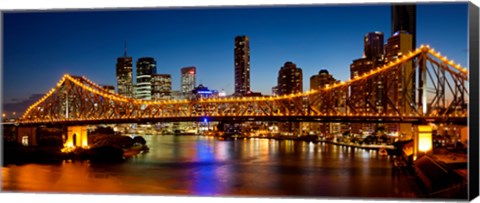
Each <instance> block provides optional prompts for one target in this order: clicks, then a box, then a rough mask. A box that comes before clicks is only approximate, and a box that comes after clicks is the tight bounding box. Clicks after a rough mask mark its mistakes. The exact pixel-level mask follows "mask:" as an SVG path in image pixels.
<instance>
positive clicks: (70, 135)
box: [64, 126, 88, 148]
mask: <svg viewBox="0 0 480 203" xmlns="http://www.w3.org/2000/svg"><path fill="white" fill-rule="evenodd" d="M64 146H65V147H72V148H74V147H87V146H88V138H87V126H68V127H67V139H66V141H65V144H64Z"/></svg>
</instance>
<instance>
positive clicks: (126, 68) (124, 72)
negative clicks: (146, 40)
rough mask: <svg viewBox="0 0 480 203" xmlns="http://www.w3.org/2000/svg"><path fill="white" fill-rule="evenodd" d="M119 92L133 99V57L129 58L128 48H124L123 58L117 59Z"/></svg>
mask: <svg viewBox="0 0 480 203" xmlns="http://www.w3.org/2000/svg"><path fill="white" fill-rule="evenodd" d="M116 72H117V90H118V94H120V95H123V96H126V97H133V96H134V95H133V72H132V57H128V56H127V48H126V46H125V48H124V54H123V57H119V58H117V68H116Z"/></svg>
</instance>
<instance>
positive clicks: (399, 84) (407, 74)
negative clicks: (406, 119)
mask: <svg viewBox="0 0 480 203" xmlns="http://www.w3.org/2000/svg"><path fill="white" fill-rule="evenodd" d="M412 40H413V36H412V35H411V34H410V33H408V32H406V31H399V32H397V33H395V35H393V36H391V37H390V38H388V42H387V45H386V46H385V55H386V58H385V59H386V62H387V63H388V62H389V61H394V60H396V59H397V58H400V57H401V56H403V55H406V54H408V53H409V52H410V51H411V50H412ZM387 77H388V80H389V81H390V82H391V83H392V84H391V85H390V87H389V88H388V92H386V93H387V95H388V97H389V98H392V100H393V101H392V102H393V103H394V104H395V106H396V107H397V108H398V110H399V112H400V113H402V114H407V115H409V114H410V113H411V112H412V110H413V109H412V107H411V106H410V102H409V101H415V69H414V67H413V61H408V62H405V63H404V64H403V65H402V66H401V67H399V69H398V71H396V72H392V73H390V75H388V76H387ZM408 97H410V98H408ZM385 111H386V112H388V113H395V111H396V110H395V109H392V108H389V106H387V105H385ZM386 126H387V129H388V130H389V131H394V132H399V133H405V134H410V133H411V125H406V124H400V125H398V124H388V125H386Z"/></svg>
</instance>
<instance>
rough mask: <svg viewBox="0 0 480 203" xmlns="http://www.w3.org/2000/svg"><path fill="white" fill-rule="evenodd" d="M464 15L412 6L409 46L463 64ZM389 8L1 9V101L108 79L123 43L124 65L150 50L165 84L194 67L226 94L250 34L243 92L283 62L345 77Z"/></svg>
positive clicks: (269, 82)
mask: <svg viewBox="0 0 480 203" xmlns="http://www.w3.org/2000/svg"><path fill="white" fill-rule="evenodd" d="M467 14H468V13H467V3H448V4H446V3H442V4H439V3H430V4H419V5H418V6H417V47H418V46H420V44H429V45H430V46H432V47H434V48H435V49H436V50H439V51H440V52H441V53H442V54H443V55H447V56H448V58H450V59H453V60H455V62H458V63H460V64H461V65H462V66H464V67H467V54H468V50H467V48H468V45H467V42H468V41H467V23H468V21H467V17H468V16H467ZM390 15H391V14H390V4H367V5H365V4H364V5H350V6H345V5H343V6H332V5H330V6H326V5H324V6H322V5H317V6H306V5H304V6H295V7H293V6H289V7H281V6H278V7H254V8H253V7H236V8H232V7H216V8H208V7H206V8H185V9H178V8H177V9H155V8H152V9H136V10H93V11H92V10H90V11H42V12H6V13H4V16H3V42H4V47H3V54H4V55H3V62H4V64H3V80H2V81H3V92H2V93H3V102H4V103H5V102H7V103H8V102H11V101H12V99H18V100H23V99H26V98H28V97H29V96H30V95H32V94H35V93H45V92H47V91H48V90H50V89H51V88H52V87H54V86H55V85H56V83H57V82H58V80H59V79H60V78H61V77H62V75H63V74H65V73H69V74H72V75H84V76H86V77H87V78H89V79H90V80H92V81H94V82H96V83H99V84H107V85H115V86H116V77H115V64H116V59H117V57H120V56H122V55H123V47H124V41H125V40H126V41H127V46H128V55H129V56H131V57H133V60H134V63H135V61H136V60H137V59H138V58H140V57H146V56H150V57H154V58H155V59H156V61H157V72H158V73H163V74H171V75H172V80H173V81H172V88H173V90H179V89H180V68H181V67H185V66H196V67H197V85H198V84H200V83H202V84H204V85H205V86H207V87H209V88H210V89H217V90H221V89H225V90H226V92H227V94H231V93H233V88H234V65H233V63H234V60H233V49H234V38H235V36H237V35H247V36H249V38H250V64H251V65H250V67H251V72H250V75H251V89H252V90H253V91H259V92H262V93H263V94H271V88H272V87H273V86H275V85H276V83H277V76H278V71H279V69H280V67H281V66H282V65H283V64H284V63H285V62H286V61H292V62H294V63H295V64H297V66H298V67H300V68H302V70H303V80H304V83H303V89H304V91H307V90H308V89H309V78H310V76H312V75H314V74H316V73H318V71H319V70H320V69H327V70H328V71H329V72H330V73H331V74H333V76H334V77H335V78H337V79H339V80H342V81H343V80H347V79H348V78H349V77H350V71H349V67H350V64H351V63H352V60H354V59H357V58H361V57H362V54H363V37H364V36H365V34H366V33H368V32H372V31H381V32H383V33H384V35H385V42H386V40H387V39H388V37H390V36H391V25H390V23H391V19H390V18H391V16H390ZM467 68H468V67H467ZM134 73H135V65H134Z"/></svg>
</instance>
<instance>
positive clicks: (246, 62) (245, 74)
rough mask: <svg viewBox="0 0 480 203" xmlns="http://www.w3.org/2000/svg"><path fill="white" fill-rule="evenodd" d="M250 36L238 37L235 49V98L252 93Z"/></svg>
mask: <svg viewBox="0 0 480 203" xmlns="http://www.w3.org/2000/svg"><path fill="white" fill-rule="evenodd" d="M249 41H250V40H249V38H248V36H236V37H235V48H234V63H235V64H234V65H235V70H234V72H235V92H234V95H235V96H243V95H244V94H246V93H247V92H249V91H250V42H249Z"/></svg>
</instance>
